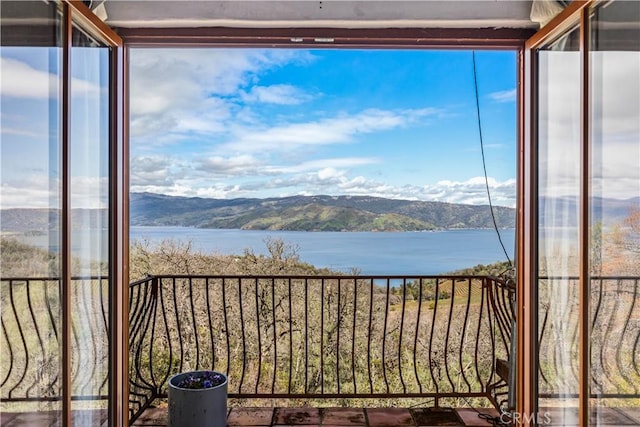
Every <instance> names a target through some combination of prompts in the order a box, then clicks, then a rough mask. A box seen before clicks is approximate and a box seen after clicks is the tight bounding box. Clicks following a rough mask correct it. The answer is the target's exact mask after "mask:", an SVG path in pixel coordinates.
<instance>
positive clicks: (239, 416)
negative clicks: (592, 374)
mask: <svg viewBox="0 0 640 427" xmlns="http://www.w3.org/2000/svg"><path fill="white" fill-rule="evenodd" d="M480 413H482V414H486V415H488V416H489V417H496V416H498V411H496V410H495V409H493V408H457V409H444V408H443V409H439V410H438V409H434V408H410V409H407V408H365V409H362V408H233V409H231V410H230V412H229V418H228V426H229V427H292V426H307V427H347V426H354V427H357V426H359V427H429V426H477V427H480V426H483V427H488V426H490V425H492V424H491V420H489V419H487V418H482V417H481V416H479V414H480ZM541 413H543V414H545V413H546V414H548V415H546V416H547V417H548V419H546V418H545V425H549V426H567V424H566V420H567V419H575V420H577V417H578V413H577V410H576V409H575V408H544V409H543V410H542V411H541ZM594 415H595V414H594ZM598 419H599V420H600V424H599V425H601V426H611V427H613V426H618V427H620V426H639V425H640V408H599V410H598ZM554 420H555V422H554ZM546 421H548V422H546ZM133 425H134V426H163V427H164V426H166V425H167V408H151V409H148V410H147V411H145V413H143V414H142V416H141V417H140V418H139V419H138V420H137V422H136V423H135V424H133ZM575 425H576V426H577V425H578V424H577V421H576V424H575Z"/></svg>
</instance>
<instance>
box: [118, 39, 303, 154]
mask: <svg viewBox="0 0 640 427" xmlns="http://www.w3.org/2000/svg"><path fill="white" fill-rule="evenodd" d="M310 60H312V56H311V54H309V53H307V52H302V51H289V50H278V49H272V50H258V49H229V50H226V49H163V50H162V51H161V53H158V51H157V50H155V49H133V50H132V52H131V62H130V66H131V76H132V78H131V132H132V134H133V135H134V136H136V137H147V138H155V137H157V136H158V135H164V134H167V133H171V132H174V133H180V134H183V135H184V134H188V133H189V132H220V131H223V130H224V126H223V123H225V121H226V120H227V119H229V118H230V117H231V114H232V113H236V112H237V111H238V109H240V108H241V107H239V106H238V105H235V104H234V103H233V101H232V98H233V97H234V96H235V97H238V96H239V95H240V94H241V93H243V91H244V90H245V88H246V87H247V86H248V85H249V84H250V83H255V80H256V79H257V76H258V75H259V74H260V73H261V72H263V71H264V70H268V69H271V68H274V67H279V66H281V65H283V64H286V63H291V62H306V61H310ZM264 88H265V89H264V90H262V92H260V93H259V94H258V93H256V94H254V95H251V92H249V94H246V95H247V96H256V97H258V96H263V97H270V99H271V100H276V98H277V95H278V94H277V93H276V92H277V88H276V90H273V89H272V90H269V89H268V87H264ZM292 93H293V92H292ZM285 95H286V94H285V93H284V91H282V90H281V93H280V94H279V96H280V98H279V99H280V100H281V101H284V99H285V98H284V97H285ZM236 99H237V98H236ZM234 120H238V117H237V116H234ZM152 142H155V139H152Z"/></svg>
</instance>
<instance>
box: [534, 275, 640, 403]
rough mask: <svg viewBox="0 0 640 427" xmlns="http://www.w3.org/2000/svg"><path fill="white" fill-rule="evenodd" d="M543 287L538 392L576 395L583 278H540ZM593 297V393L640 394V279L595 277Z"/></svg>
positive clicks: (540, 294)
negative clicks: (580, 299)
mask: <svg viewBox="0 0 640 427" xmlns="http://www.w3.org/2000/svg"><path fill="white" fill-rule="evenodd" d="M538 289H539V290H538V307H539V310H538V318H539V324H538V346H539V349H540V351H539V370H538V372H539V384H538V387H539V390H538V391H539V395H540V397H541V398H564V399H566V398H577V397H578V385H579V365H578V363H579V358H578V355H579V348H578V347H579V341H580V337H579V320H580V319H579V313H580V308H579V296H580V283H579V280H578V278H577V277H559V276H557V277H541V278H539V286H538ZM590 301H591V302H590V308H589V310H590V313H591V319H592V320H591V325H590V326H591V330H590V340H589V341H590V353H591V387H590V388H591V397H592V398H601V399H602V398H608V399H616V398H618V399H629V398H631V399H640V278H638V277H630V276H627V277H625V276H618V277H611V276H607V277H592V278H591V295H590ZM567 338H568V339H567ZM559 340H562V345H558V341H559Z"/></svg>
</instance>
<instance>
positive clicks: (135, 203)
mask: <svg viewBox="0 0 640 427" xmlns="http://www.w3.org/2000/svg"><path fill="white" fill-rule="evenodd" d="M495 214H496V217H497V222H498V224H499V226H501V227H513V226H514V224H515V211H514V210H513V209H511V208H506V207H501V206H498V207H495ZM131 225H134V226H135V225H147V226H178V225H180V226H189V227H199V228H233V229H245V230H296V231H426V230H435V229H450V228H489V227H493V222H492V219H491V212H490V210H489V207H488V206H476V205H461V204H452V203H440V202H422V201H412V200H395V199H385V198H380V197H368V196H357V197H356V196H293V197H282V198H271V199H232V200H217V199H204V198H196V197H171V196H166V195H161V194H150V193H134V194H131Z"/></svg>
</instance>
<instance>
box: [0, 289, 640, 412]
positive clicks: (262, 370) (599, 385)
mask: <svg viewBox="0 0 640 427" xmlns="http://www.w3.org/2000/svg"><path fill="white" fill-rule="evenodd" d="M71 283H72V302H73V311H72V313H71V320H72V325H71V326H72V342H71V345H72V352H71V354H72V372H71V374H72V375H71V379H72V384H73V386H72V395H73V397H72V398H73V399H75V400H82V399H90V400H97V399H106V398H107V395H108V386H107V372H108V364H107V352H106V351H105V349H106V348H108V322H107V316H106V313H107V307H108V303H107V298H106V296H107V290H108V284H109V281H108V279H107V278H97V277H85V278H81V277H76V278H73V280H72V282H71ZM591 288H592V294H591V314H592V319H593V320H592V324H591V336H592V340H591V355H592V371H593V373H594V375H593V380H592V394H593V397H599V398H626V399H628V398H633V399H637V398H639V397H640V396H639V392H640V385H639V384H640V278H638V277H595V278H593V279H592V286H591ZM512 297H513V288H512V287H511V286H510V285H509V284H507V283H505V282H504V281H502V280H498V279H494V278H489V277H457V276H454V277H442V276H440V277H436V276H433V277H432V276H429V277H401V276H389V277H386V276H385V277H382V276H375V277H374V276H327V277H316V276H291V277H278V276H264V277H262V276H260V277H257V276H256V277H254V276H252V277H242V276H225V277H221V276H158V277H148V278H145V279H143V280H140V281H138V282H134V283H132V284H131V285H130V306H129V312H130V337H129V339H130V341H129V345H130V350H131V352H130V389H131V395H130V399H131V407H130V409H131V417H132V419H133V418H135V417H137V416H138V415H139V414H140V413H141V412H142V411H143V410H144V409H145V408H147V407H148V406H149V405H150V404H152V402H153V401H154V400H155V399H156V398H159V397H164V396H166V385H167V380H168V378H169V376H170V375H172V374H173V373H175V372H179V371H184V370H188V369H200V368H207V369H216V370H219V371H222V372H225V373H227V374H228V375H229V379H230V384H229V386H230V388H229V391H230V396H231V397H236V398H270V399H273V398H287V399H292V398H293V399H295V398H300V399H315V398H318V399H326V398H353V397H357V398H382V397H384V398H406V397H409V398H411V397H414V398H432V399H434V400H435V403H436V404H438V402H439V401H441V400H442V399H445V398H447V397H451V398H456V397H460V398H487V399H489V400H490V401H491V402H493V403H494V404H498V403H500V402H501V401H502V399H503V398H504V397H505V393H506V390H507V387H506V382H505V380H504V377H505V375H502V378H500V376H499V375H497V374H498V373H499V372H498V371H499V370H500V366H499V365H497V364H496V360H498V359H503V360H508V354H509V342H510V341H511V325H512V321H513V318H514V313H513V311H512V310H513V309H512V305H511V302H510V301H512ZM0 298H1V303H2V307H1V312H0V314H1V316H0V317H1V319H0V320H1V322H0V323H1V336H0V360H2V363H0V400H2V402H3V404H6V403H7V402H16V401H18V402H25V401H27V402H28V401H55V400H59V399H60V387H61V384H60V378H59V377H58V373H59V367H60V362H61V360H60V342H59V331H60V329H59V328H60V302H59V280H58V279H56V278H3V279H1V280H0ZM577 304H578V280H577V279H576V278H573V277H566V278H562V277H545V278H541V279H540V286H539V308H540V309H539V345H540V348H541V351H540V357H539V361H540V367H539V378H540V383H539V391H540V396H541V397H542V398H554V397H563V398H566V397H571V396H573V395H574V394H575V393H577V390H576V392H575V393H573V391H572V390H573V388H575V385H576V384H577V383H578V382H577V378H578V376H577V375H578V366H577V360H578V358H577V352H578V348H577V347H578V341H579V340H578V335H577V334H578V323H577V319H578V318H577V313H578V310H577V307H578V305H577ZM559 336H562V337H567V336H568V337H572V338H571V339H570V345H569V346H558V345H556V339H557V337H559ZM567 352H568V353H567ZM576 395H577V394H576Z"/></svg>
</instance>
